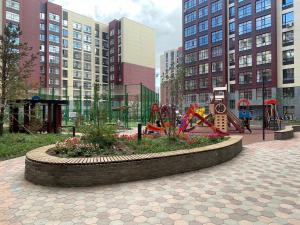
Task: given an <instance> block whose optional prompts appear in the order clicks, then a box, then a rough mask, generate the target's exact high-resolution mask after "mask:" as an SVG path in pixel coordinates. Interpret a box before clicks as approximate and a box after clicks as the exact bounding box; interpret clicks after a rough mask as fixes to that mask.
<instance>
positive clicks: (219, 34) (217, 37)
mask: <svg viewBox="0 0 300 225" xmlns="http://www.w3.org/2000/svg"><path fill="white" fill-rule="evenodd" d="M222 34H223V33H222V30H219V31H216V32H213V33H211V42H212V43H216V42H218V41H222Z"/></svg>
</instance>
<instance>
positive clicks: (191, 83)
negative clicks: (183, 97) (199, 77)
mask: <svg viewBox="0 0 300 225" xmlns="http://www.w3.org/2000/svg"><path fill="white" fill-rule="evenodd" d="M196 88H197V83H196V80H186V81H185V90H195V89H196Z"/></svg>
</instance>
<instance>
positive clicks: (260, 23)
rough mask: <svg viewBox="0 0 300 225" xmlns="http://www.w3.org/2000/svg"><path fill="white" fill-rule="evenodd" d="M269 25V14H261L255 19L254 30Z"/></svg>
mask: <svg viewBox="0 0 300 225" xmlns="http://www.w3.org/2000/svg"><path fill="white" fill-rule="evenodd" d="M270 26H271V15H266V16H262V17H259V18H257V19H256V30H261V29H264V28H268V27H270Z"/></svg>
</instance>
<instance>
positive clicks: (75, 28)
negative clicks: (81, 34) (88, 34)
mask: <svg viewBox="0 0 300 225" xmlns="http://www.w3.org/2000/svg"><path fill="white" fill-rule="evenodd" d="M81 27H82V25H81V23H73V29H74V30H80V31H81Z"/></svg>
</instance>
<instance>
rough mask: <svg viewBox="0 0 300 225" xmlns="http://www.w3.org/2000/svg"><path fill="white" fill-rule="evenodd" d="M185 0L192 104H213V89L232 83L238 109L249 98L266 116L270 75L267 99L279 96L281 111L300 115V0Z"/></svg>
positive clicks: (188, 97) (187, 95)
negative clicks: (299, 100) (299, 52)
mask: <svg viewBox="0 0 300 225" xmlns="http://www.w3.org/2000/svg"><path fill="white" fill-rule="evenodd" d="M182 2H183V46H184V51H183V55H184V63H185V65H186V66H187V68H188V73H187V76H186V80H185V106H186V107H187V106H188V105H189V104H190V103H191V102H194V101H197V102H199V103H200V104H202V105H205V106H207V105H208V103H209V100H210V97H211V94H212V90H213V88H214V87H222V86H225V85H227V87H228V92H229V102H228V104H229V107H230V108H231V110H233V111H236V112H237V109H236V103H237V101H238V100H239V99H241V98H247V99H249V100H250V101H251V103H252V108H253V110H254V113H255V115H254V116H257V117H261V112H262V110H261V108H262V107H261V105H262V86H263V85H262V83H263V77H264V80H265V87H266V89H265V97H266V99H271V98H276V99H278V101H279V102H280V105H279V111H280V113H281V114H284V113H289V114H291V115H294V116H296V117H299V116H300V107H299V106H297V105H296V104H295V103H296V102H297V92H298V88H299V81H298V79H300V77H299V78H298V77H297V76H294V75H295V74H297V66H296V59H295V60H294V53H296V52H297V50H296V49H297V41H296V39H297V33H296V32H297V30H298V29H299V28H300V24H297V20H296V18H295V17H296V15H297V14H296V13H295V14H294V12H296V11H297V7H298V10H299V6H298V5H299V4H300V3H299V2H297V1H295V0H294V1H293V0H252V1H251V0H183V1H182ZM298 27H299V28H298ZM294 39H295V40H294ZM298 107H299V108H298Z"/></svg>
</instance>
